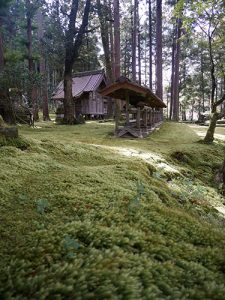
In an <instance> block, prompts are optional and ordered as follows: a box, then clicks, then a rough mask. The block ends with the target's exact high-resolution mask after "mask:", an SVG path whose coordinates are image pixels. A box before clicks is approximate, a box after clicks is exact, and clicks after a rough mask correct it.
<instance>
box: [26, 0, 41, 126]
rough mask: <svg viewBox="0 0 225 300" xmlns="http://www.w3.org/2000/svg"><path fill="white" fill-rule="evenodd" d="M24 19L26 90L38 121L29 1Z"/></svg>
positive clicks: (27, 0)
mask: <svg viewBox="0 0 225 300" xmlns="http://www.w3.org/2000/svg"><path fill="white" fill-rule="evenodd" d="M26 18H27V52H28V69H29V74H30V79H31V84H30V87H29V88H28V101H29V105H30V106H32V112H33V118H34V121H38V120H39V115H38V110H39V109H38V103H37V87H36V84H35V78H34V77H35V71H34V61H33V56H32V14H31V3H30V0H26Z"/></svg>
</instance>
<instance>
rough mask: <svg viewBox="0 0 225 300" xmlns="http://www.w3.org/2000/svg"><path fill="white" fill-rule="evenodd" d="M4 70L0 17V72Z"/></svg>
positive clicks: (0, 21)
mask: <svg viewBox="0 0 225 300" xmlns="http://www.w3.org/2000/svg"><path fill="white" fill-rule="evenodd" d="M3 69H4V51H3V39H2V18H1V17H0V72H2V71H3Z"/></svg>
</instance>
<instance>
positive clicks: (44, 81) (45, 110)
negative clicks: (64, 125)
mask: <svg viewBox="0 0 225 300" xmlns="http://www.w3.org/2000/svg"><path fill="white" fill-rule="evenodd" d="M37 19H38V39H39V44H40V61H39V63H40V74H41V76H42V87H41V96H42V103H43V107H42V109H43V120H44V121H50V117H49V110H48V80H47V71H46V62H45V54H44V49H43V37H44V31H43V15H42V11H41V9H39V10H38V14H37Z"/></svg>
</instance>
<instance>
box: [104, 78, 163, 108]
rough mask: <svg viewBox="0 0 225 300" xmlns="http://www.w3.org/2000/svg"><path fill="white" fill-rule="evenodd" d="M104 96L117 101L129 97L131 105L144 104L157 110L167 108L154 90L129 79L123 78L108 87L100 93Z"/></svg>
mask: <svg viewBox="0 0 225 300" xmlns="http://www.w3.org/2000/svg"><path fill="white" fill-rule="evenodd" d="M100 94H101V95H102V96H109V97H113V98H116V99H121V100H126V96H127V94H128V95H129V102H130V104H132V105H134V106H137V105H138V103H140V102H144V103H145V104H146V105H147V106H151V107H153V108H154V107H155V108H164V107H166V105H165V103H164V102H163V101H162V100H161V99H160V98H159V97H158V96H156V95H155V94H154V93H153V92H152V90H150V89H149V88H147V87H144V86H142V85H139V84H137V83H134V82H131V81H130V80H129V79H128V78H126V77H124V76H121V77H119V78H118V79H117V81H116V82H114V83H112V84H110V85H108V86H106V87H105V88H103V89H102V90H101V91H100Z"/></svg>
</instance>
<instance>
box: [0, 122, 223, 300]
mask: <svg viewBox="0 0 225 300" xmlns="http://www.w3.org/2000/svg"><path fill="white" fill-rule="evenodd" d="M50 126H52V128H41V129H37V130H33V131H32V130H31V129H26V128H25V129H24V130H23V131H22V132H23V135H24V136H25V137H26V139H27V140H28V142H29V145H30V146H29V147H28V148H27V149H26V150H24V149H23V150H21V149H18V148H16V147H14V146H12V145H11V146H2V147H1V148H0V164H1V168H0V180H1V186H0V203H1V205H0V215H1V224H2V225H1V240H0V255H1V256H0V258H1V262H0V266H1V275H0V280H1V284H0V295H1V298H2V299H224V294H225V267H224V266H225V254H224V247H225V233H224V223H223V220H222V219H220V218H219V216H218V215H217V214H216V213H215V212H214V211H213V210H212V209H211V208H210V207H209V205H208V203H209V201H208V200H209V199H208V198H212V197H215V199H219V198H220V197H219V195H218V194H217V193H216V191H215V190H214V189H213V184H212V185H211V186H206V178H205V176H203V175H202V174H201V172H202V171H204V172H205V175H206V174H208V175H209V174H211V173H212V170H213V168H214V167H215V165H216V164H218V163H219V161H220V159H221V158H222V156H223V147H222V146H220V145H216V146H205V145H201V144H198V143H196V142H197V140H198V138H197V136H196V135H195V134H194V132H192V130H190V129H189V128H188V127H187V126H185V125H178V124H172V123H171V124H166V125H165V126H164V127H163V128H162V129H161V130H160V131H159V132H156V133H155V134H154V135H153V136H152V137H150V138H148V139H146V140H140V141H137V140H127V141H126V140H117V139H113V138H112V137H110V135H109V133H110V131H111V129H112V128H111V127H110V126H109V125H102V124H101V125H100V124H87V125H85V126H75V127H66V126H58V127H55V126H53V125H50ZM66 130H67V131H66ZM171 131H172V132H173V133H172V134H169V133H170V132H171ZM184 132H185V134H186V137H187V139H185V138H184V137H183V136H182V137H181V140H180V143H179V142H178V141H177V139H178V137H179V135H181V133H183V134H184ZM92 144H94V145H92ZM97 145H104V147H105V148H104V147H99V146H97ZM107 146H110V147H111V148H109V149H107ZM114 146H116V147H121V148H124V147H126V148H127V147H129V148H130V147H132V148H133V149H136V150H137V149H139V151H140V152H141V151H150V152H153V153H155V154H157V155H158V156H160V157H161V159H162V160H164V161H166V162H167V163H168V165H172V166H173V167H175V168H177V170H178V173H176V174H169V173H168V172H164V170H163V169H162V168H157V163H156V164H154V166H153V165H151V162H146V161H143V160H141V159H138V158H136V157H135V158H134V157H133V158H129V157H125V156H123V155H119V154H118V152H116V151H113V149H112V147H114ZM175 151H179V152H182V153H186V154H185V155H186V156H187V157H188V159H187V160H184V161H182V160H181V161H180V160H179V159H177V158H176V157H174V156H173V155H172V154H173V153H174V152H175ZM214 153H216V154H217V155H216V156H214ZM204 155H206V159H204ZM199 186H200V187H201V190H199ZM200 195H201V196H200ZM195 200H198V201H199V202H198V201H195ZM200 200H201V201H200Z"/></svg>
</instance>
